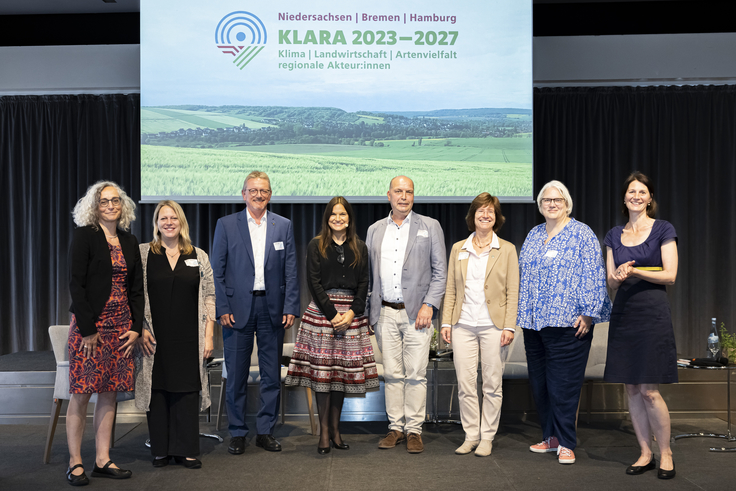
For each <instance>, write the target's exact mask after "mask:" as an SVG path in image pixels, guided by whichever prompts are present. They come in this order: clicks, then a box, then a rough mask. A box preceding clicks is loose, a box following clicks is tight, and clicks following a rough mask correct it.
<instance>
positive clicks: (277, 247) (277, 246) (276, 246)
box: [273, 242, 284, 251]
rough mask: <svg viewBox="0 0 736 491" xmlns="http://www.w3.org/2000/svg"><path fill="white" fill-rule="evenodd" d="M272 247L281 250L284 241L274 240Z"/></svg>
mask: <svg viewBox="0 0 736 491" xmlns="http://www.w3.org/2000/svg"><path fill="white" fill-rule="evenodd" d="M273 248H274V249H276V250H277V251H283V250H284V243H283V242H274V243H273Z"/></svg>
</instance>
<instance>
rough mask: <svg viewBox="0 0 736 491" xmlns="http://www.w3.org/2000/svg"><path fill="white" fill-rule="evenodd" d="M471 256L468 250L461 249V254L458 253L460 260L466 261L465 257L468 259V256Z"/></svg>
mask: <svg viewBox="0 0 736 491" xmlns="http://www.w3.org/2000/svg"><path fill="white" fill-rule="evenodd" d="M469 257H470V253H469V252H468V251H461V252H460V253H459V254H458V255H457V260H458V261H464V260H465V259H467V258H469Z"/></svg>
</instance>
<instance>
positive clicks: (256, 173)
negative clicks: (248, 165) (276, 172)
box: [243, 170, 271, 191]
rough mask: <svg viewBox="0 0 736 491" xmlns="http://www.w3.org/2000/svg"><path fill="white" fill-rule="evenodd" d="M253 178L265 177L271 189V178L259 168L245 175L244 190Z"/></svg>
mask: <svg viewBox="0 0 736 491" xmlns="http://www.w3.org/2000/svg"><path fill="white" fill-rule="evenodd" d="M251 179H265V180H266V181H268V188H269V189H271V179H269V178H268V174H266V173H265V172H261V171H259V170H254V171H253V172H251V173H250V174H248V175H247V176H246V177H245V181H243V191H245V186H246V185H247V184H248V181H250V180H251Z"/></svg>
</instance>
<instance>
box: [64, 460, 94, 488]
mask: <svg viewBox="0 0 736 491" xmlns="http://www.w3.org/2000/svg"><path fill="white" fill-rule="evenodd" d="M77 467H82V473H81V474H79V475H78V476H75V475H74V474H72V471H73V470H74V469H76V468H77ZM66 480H67V481H69V484H71V485H72V486H86V485H87V484H89V478H88V477H87V474H85V473H84V467H83V466H82V464H77V465H75V466H74V467H70V468H68V469H67V470H66Z"/></svg>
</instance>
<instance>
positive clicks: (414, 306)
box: [365, 176, 447, 453]
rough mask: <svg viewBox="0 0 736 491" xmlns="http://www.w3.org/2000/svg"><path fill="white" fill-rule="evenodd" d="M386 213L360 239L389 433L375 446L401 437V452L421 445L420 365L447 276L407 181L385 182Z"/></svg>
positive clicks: (434, 235)
mask: <svg viewBox="0 0 736 491" xmlns="http://www.w3.org/2000/svg"><path fill="white" fill-rule="evenodd" d="M388 200H389V202H390V203H391V213H390V214H389V216H388V217H386V218H382V219H380V220H378V221H377V222H376V223H374V224H373V225H371V226H370V228H369V229H368V234H367V235H366V239H365V244H366V246H368V253H369V255H370V260H371V285H372V287H371V289H370V293H369V295H370V296H369V304H368V305H369V309H368V310H369V322H370V324H371V326H374V329H375V332H376V342H377V343H378V347H379V349H380V350H381V353H382V354H383V370H384V372H383V374H384V380H385V396H386V414H387V415H388V420H389V425H388V428H389V432H388V434H387V435H386V437H384V438H383V439H382V440H381V441H380V442H379V444H378V447H379V448H393V447H395V446H396V444H397V443H400V442H403V441H404V440H406V441H407V443H406V449H407V450H408V451H409V453H420V452H422V451H423V450H424V443H423V442H422V436H421V435H422V423H423V422H424V418H425V414H426V406H427V363H428V361H429V344H430V341H431V340H432V334H433V332H434V328H433V327H432V319H434V318H435V317H436V316H437V309H438V307H439V306H440V305H441V304H442V297H443V295H444V294H445V286H446V285H445V283H446V281H447V256H446V252H445V237H444V234H443V233H442V227H440V224H439V222H438V221H437V220H435V219H433V218H429V217H425V216H422V215H420V214H418V213H415V212H413V211H412V207H413V206H414V183H413V182H412V180H411V179H409V178H408V177H406V176H398V177H395V178H393V179H392V180H391V184H390V185H389V191H388Z"/></svg>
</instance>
